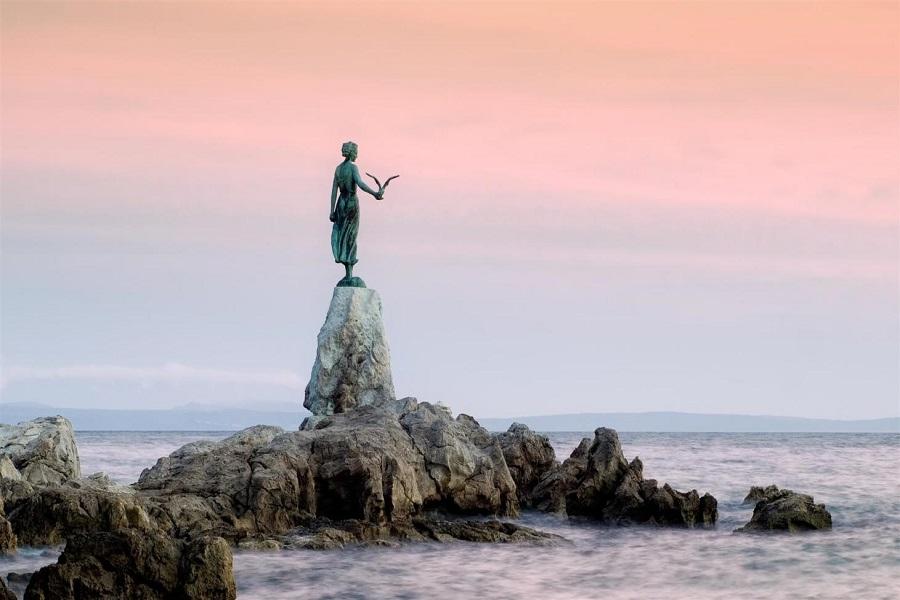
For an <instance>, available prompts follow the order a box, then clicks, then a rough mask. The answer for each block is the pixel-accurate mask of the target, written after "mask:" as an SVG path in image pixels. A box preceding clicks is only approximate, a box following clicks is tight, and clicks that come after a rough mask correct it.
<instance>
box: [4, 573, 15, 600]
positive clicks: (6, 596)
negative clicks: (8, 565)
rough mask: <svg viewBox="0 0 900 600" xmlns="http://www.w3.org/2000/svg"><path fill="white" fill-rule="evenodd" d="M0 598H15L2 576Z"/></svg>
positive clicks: (5, 599) (7, 599) (9, 599)
mask: <svg viewBox="0 0 900 600" xmlns="http://www.w3.org/2000/svg"><path fill="white" fill-rule="evenodd" d="M0 600H17V599H16V595H15V594H13V593H12V592H11V591H9V588H8V587H6V582H5V581H3V578H2V577H0Z"/></svg>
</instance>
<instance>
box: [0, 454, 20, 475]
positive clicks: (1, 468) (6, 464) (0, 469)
mask: <svg viewBox="0 0 900 600" xmlns="http://www.w3.org/2000/svg"><path fill="white" fill-rule="evenodd" d="M0 479H11V480H13V481H18V480H19V479H22V474H21V473H19V470H18V469H17V468H16V465H14V464H13V461H12V459H10V458H9V456H7V455H6V454H0Z"/></svg>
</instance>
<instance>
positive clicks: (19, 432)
mask: <svg viewBox="0 0 900 600" xmlns="http://www.w3.org/2000/svg"><path fill="white" fill-rule="evenodd" d="M0 454H5V455H7V456H8V457H9V458H10V460H11V461H12V463H13V465H14V466H15V468H16V469H17V470H18V472H19V473H20V474H21V476H22V478H23V479H25V480H26V481H28V482H29V483H32V484H34V485H49V484H57V483H63V482H65V481H68V480H69V479H77V478H78V477H81V464H80V462H79V460H78V449H77V448H76V446H75V433H74V431H73V430H72V423H70V422H69V420H68V419H66V418H65V417H60V416H55V417H41V418H39V419H32V420H31V421H24V422H22V423H19V424H18V425H5V424H0ZM7 470H8V469H7ZM4 478H6V475H4Z"/></svg>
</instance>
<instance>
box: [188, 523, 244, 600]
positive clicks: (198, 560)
mask: <svg viewBox="0 0 900 600" xmlns="http://www.w3.org/2000/svg"><path fill="white" fill-rule="evenodd" d="M232 566H233V565H232V556H231V548H230V547H229V546H228V542H226V541H225V540H223V539H222V538H220V537H202V538H196V539H193V540H190V541H189V542H187V543H186V545H185V548H184V551H183V552H182V554H181V564H180V565H179V567H180V569H179V571H180V572H179V582H180V584H181V587H182V589H183V595H184V597H185V598H197V599H198V600H199V599H203V600H206V599H210V600H212V599H221V600H226V599H229V600H230V599H233V598H236V597H237V589H236V587H235V583H234V572H233V570H232Z"/></svg>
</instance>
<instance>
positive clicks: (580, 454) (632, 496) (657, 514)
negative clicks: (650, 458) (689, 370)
mask: <svg viewBox="0 0 900 600" xmlns="http://www.w3.org/2000/svg"><path fill="white" fill-rule="evenodd" d="M530 503H531V504H533V505H534V506H535V507H537V508H539V509H541V510H546V511H551V512H557V513H561V514H568V515H571V516H584V517H589V518H592V519H596V520H599V521H603V522H608V523H647V524H655V525H671V526H681V527H711V526H713V525H715V522H716V519H717V517H718V509H717V503H716V499H715V498H714V497H712V496H711V495H709V494H704V495H703V496H702V497H701V496H700V495H699V494H698V493H697V491H696V490H691V491H690V492H686V493H685V492H679V491H677V490H674V489H672V488H671V487H670V486H669V485H668V484H664V485H663V486H662V488H660V487H659V485H658V484H657V482H656V480H654V479H644V476H643V464H642V463H641V461H640V459H638V458H635V459H634V460H633V461H631V463H628V462H627V461H626V460H625V455H624V454H623V453H622V446H621V444H620V442H619V436H618V434H617V433H616V432H615V430H612V429H607V428H605V427H601V428H599V429H597V430H596V431H595V432H594V439H593V440H590V439H588V438H585V439H583V440H582V441H581V444H579V446H578V447H577V448H576V449H575V450H574V451H573V452H572V455H571V456H570V457H569V458H568V459H566V461H565V462H563V464H562V465H559V466H558V467H556V468H555V469H553V470H551V471H550V472H549V473H547V475H546V476H545V477H544V478H543V479H542V480H541V481H540V483H538V485H537V486H536V487H535V489H534V491H533V492H532V494H531V497H530Z"/></svg>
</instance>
